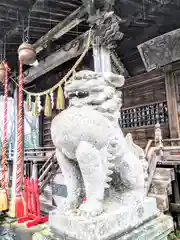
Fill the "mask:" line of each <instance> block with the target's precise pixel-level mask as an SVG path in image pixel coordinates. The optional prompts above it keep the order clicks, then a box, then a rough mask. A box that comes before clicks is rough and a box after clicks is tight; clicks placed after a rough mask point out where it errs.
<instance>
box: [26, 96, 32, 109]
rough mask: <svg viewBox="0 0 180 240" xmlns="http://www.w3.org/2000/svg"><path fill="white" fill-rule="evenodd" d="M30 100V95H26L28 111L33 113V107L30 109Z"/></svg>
mask: <svg viewBox="0 0 180 240" xmlns="http://www.w3.org/2000/svg"><path fill="white" fill-rule="evenodd" d="M30 104H31V103H30V98H29V95H28V94H27V95H26V111H27V112H29V111H31V107H30Z"/></svg>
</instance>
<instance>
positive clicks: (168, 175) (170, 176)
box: [153, 167, 175, 182]
mask: <svg viewBox="0 0 180 240" xmlns="http://www.w3.org/2000/svg"><path fill="white" fill-rule="evenodd" d="M153 179H159V180H165V181H170V182H171V181H174V180H175V174H174V169H173V168H160V167H158V168H156V171H155V173H154V176H153Z"/></svg>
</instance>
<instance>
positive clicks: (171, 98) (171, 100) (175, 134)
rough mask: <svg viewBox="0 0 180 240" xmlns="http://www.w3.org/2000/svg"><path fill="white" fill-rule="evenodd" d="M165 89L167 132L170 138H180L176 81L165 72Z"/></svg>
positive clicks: (170, 73) (169, 73) (170, 74)
mask: <svg viewBox="0 0 180 240" xmlns="http://www.w3.org/2000/svg"><path fill="white" fill-rule="evenodd" d="M165 87H166V99H167V105H168V117H169V131H170V137H171V138H179V137H180V129H179V120H178V109H177V95H176V81H175V75H174V73H173V72H171V71H168V72H165Z"/></svg>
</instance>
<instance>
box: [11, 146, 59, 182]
mask: <svg viewBox="0 0 180 240" xmlns="http://www.w3.org/2000/svg"><path fill="white" fill-rule="evenodd" d="M54 151H55V148H54V147H37V148H26V149H24V176H25V177H31V176H32V175H33V167H34V165H36V167H37V177H38V178H39V177H40V170H41V169H42V167H43V165H44V164H45V162H46V161H47V160H48V159H49V158H50V157H51V156H52V154H53V153H54ZM13 157H14V151H11V153H10V154H9V159H8V176H9V184H10V185H11V181H12V173H13Z"/></svg>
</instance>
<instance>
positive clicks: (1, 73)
mask: <svg viewBox="0 0 180 240" xmlns="http://www.w3.org/2000/svg"><path fill="white" fill-rule="evenodd" d="M5 76H6V69H5V66H4V63H3V62H1V63H0V82H2V83H4V79H5Z"/></svg>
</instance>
